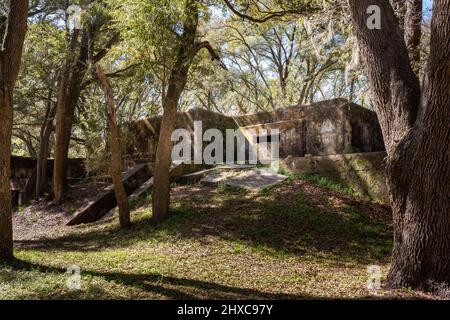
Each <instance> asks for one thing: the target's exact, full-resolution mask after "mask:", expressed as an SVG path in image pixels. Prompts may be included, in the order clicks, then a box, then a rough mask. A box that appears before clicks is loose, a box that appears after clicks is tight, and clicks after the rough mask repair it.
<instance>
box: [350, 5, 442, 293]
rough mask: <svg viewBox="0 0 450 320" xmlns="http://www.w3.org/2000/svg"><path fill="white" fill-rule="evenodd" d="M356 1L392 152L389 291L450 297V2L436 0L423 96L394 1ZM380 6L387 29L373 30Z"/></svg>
mask: <svg viewBox="0 0 450 320" xmlns="http://www.w3.org/2000/svg"><path fill="white" fill-rule="evenodd" d="M349 4H350V8H351V12H352V16H353V22H354V27H355V29H356V32H357V35H358V41H359V43H360V46H361V48H362V49H363V57H365V67H366V70H367V73H368V76H369V80H370V83H371V88H372V91H373V92H374V98H375V101H374V102H375V105H376V108H377V114H378V117H379V120H380V123H381V126H382V129H383V135H384V138H385V142H386V146H387V147H388V155H389V157H388V165H387V182H388V187H389V191H390V199H391V206H392V209H393V214H394V251H393V256H392V265H391V269H390V272H389V275H388V279H387V286H388V287H391V288H398V287H411V288H416V289H422V290H431V291H435V292H440V293H446V294H448V293H449V291H448V288H449V287H448V286H449V285H450V121H449V120H448V119H449V118H450V109H449V106H450V98H449V97H450V81H449V79H450V24H449V21H450V2H448V1H447V0H435V2H434V13H433V21H432V28H431V29H432V38H431V53H430V57H429V64H428V70H427V78H426V81H425V84H424V88H423V91H422V92H421V90H420V88H419V85H418V81H417V78H416V77H415V76H414V74H413V72H412V68H411V64H410V61H409V59H408V53H407V50H406V45H405V43H404V41H401V40H402V39H401V33H400V29H399V27H398V23H397V22H396V21H395V19H393V18H394V14H393V11H392V9H391V8H390V6H389V3H388V1H387V0H384V1H383V0H377V1H375V0H358V1H357V0H350V1H349ZM372 4H376V5H378V6H380V8H381V9H382V12H381V17H382V29H381V30H369V29H367V27H366V19H367V16H366V15H365V12H366V8H367V7H368V6H369V5H372ZM446 286H447V289H445V287H446ZM445 290H447V291H446V292H444V291H445Z"/></svg>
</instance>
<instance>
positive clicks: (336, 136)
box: [235, 99, 385, 157]
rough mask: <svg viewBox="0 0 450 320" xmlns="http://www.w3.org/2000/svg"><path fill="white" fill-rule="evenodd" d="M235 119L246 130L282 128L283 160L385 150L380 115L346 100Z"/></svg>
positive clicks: (281, 147) (323, 102) (281, 145)
mask: <svg viewBox="0 0 450 320" xmlns="http://www.w3.org/2000/svg"><path fill="white" fill-rule="evenodd" d="M235 120H236V122H237V123H238V124H239V125H240V126H241V127H242V128H241V130H243V131H250V130H254V131H257V132H261V131H262V130H263V129H266V130H268V129H278V130H279V131H280V140H281V141H280V149H281V150H280V155H281V157H287V156H289V155H290V156H296V157H303V156H305V155H307V154H310V155H314V156H324V155H333V154H346V153H355V152H375V151H383V150H385V148H384V143H383V137H382V133H381V128H380V126H379V123H378V119H377V116H376V114H375V113H374V112H372V111H370V110H368V109H365V108H363V107H361V106H359V105H356V104H353V103H348V102H347V100H345V99H334V100H329V101H322V102H318V103H313V104H311V105H305V106H293V107H288V108H283V109H277V110H274V111H270V112H261V113H257V114H253V115H248V116H242V117H237V118H235Z"/></svg>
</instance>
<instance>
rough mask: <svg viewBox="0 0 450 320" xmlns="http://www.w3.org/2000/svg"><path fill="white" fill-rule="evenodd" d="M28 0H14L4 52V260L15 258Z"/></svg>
mask: <svg viewBox="0 0 450 320" xmlns="http://www.w3.org/2000/svg"><path fill="white" fill-rule="evenodd" d="M27 14H28V0H14V1H10V10H9V16H8V24H7V26H6V27H4V30H3V32H2V33H6V34H2V35H1V36H2V37H1V38H2V39H3V45H2V47H1V51H0V150H1V152H0V261H1V260H6V259H11V258H13V230H12V212H11V211H12V208H11V190H10V178H11V133H12V122H13V90H14V85H15V83H16V80H17V76H18V74H19V68H20V62H21V59H22V48H23V42H24V39H25V34H26V30H27Z"/></svg>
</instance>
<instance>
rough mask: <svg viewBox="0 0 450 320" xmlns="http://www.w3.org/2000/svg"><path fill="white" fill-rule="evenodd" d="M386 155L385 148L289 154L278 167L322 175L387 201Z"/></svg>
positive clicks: (366, 195)
mask: <svg viewBox="0 0 450 320" xmlns="http://www.w3.org/2000/svg"><path fill="white" fill-rule="evenodd" d="M386 157H387V154H386V152H372V153H354V154H342V155H332V156H320V157H305V158H295V157H288V158H286V159H285V160H283V161H282V162H281V168H283V169H284V170H286V171H288V172H290V173H295V174H306V175H307V174H317V175H321V176H324V177H327V178H330V179H331V180H334V181H336V182H339V183H341V184H343V185H344V186H346V187H350V188H352V189H353V190H354V191H355V192H356V193H358V194H360V195H361V196H364V197H367V198H370V199H373V200H376V201H379V202H383V203H387V202H388V199H389V198H388V192H387V187H386V176H385V165H386V162H385V159H386Z"/></svg>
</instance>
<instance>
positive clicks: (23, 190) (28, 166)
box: [10, 156, 86, 207]
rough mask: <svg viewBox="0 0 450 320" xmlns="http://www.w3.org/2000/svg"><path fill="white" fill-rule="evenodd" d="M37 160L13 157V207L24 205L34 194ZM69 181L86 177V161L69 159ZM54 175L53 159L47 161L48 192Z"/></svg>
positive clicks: (11, 180)
mask: <svg viewBox="0 0 450 320" xmlns="http://www.w3.org/2000/svg"><path fill="white" fill-rule="evenodd" d="M36 165H37V159H33V158H27V157H18V156H12V157H11V177H10V178H11V179H10V182H11V195H12V206H13V207H17V206H19V205H24V204H26V203H27V201H28V200H29V198H30V196H31V194H32V193H33V192H34V186H35V182H36ZM67 170H68V174H67V176H68V180H69V181H72V180H79V179H82V178H84V177H85V176H86V169H85V165H84V159H69V161H68V167H67ZM52 174H53V159H49V160H48V161H47V186H46V190H45V191H46V192H49V191H50V183H51V181H52Z"/></svg>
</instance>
